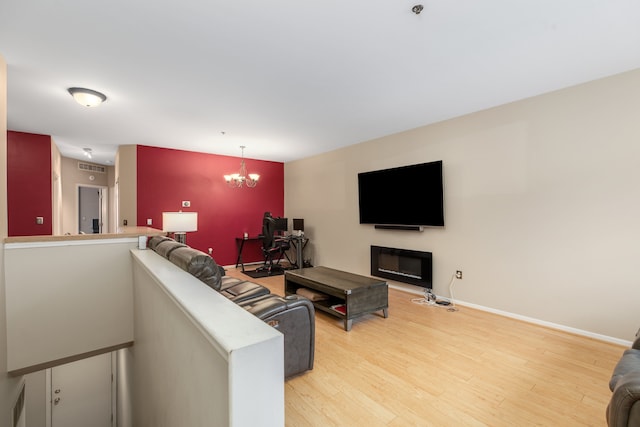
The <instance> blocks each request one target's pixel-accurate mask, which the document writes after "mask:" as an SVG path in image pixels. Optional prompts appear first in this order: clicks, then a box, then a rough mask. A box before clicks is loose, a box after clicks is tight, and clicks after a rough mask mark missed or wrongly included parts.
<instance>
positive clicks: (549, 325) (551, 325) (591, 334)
mask: <svg viewBox="0 0 640 427" xmlns="http://www.w3.org/2000/svg"><path fill="white" fill-rule="evenodd" d="M388 284H389V287H390V288H393V289H397V290H400V291H404V292H408V293H411V294H416V295H423V294H424V292H420V291H418V290H413V289H409V288H406V287H404V286H398V285H394V284H391V283H388ZM442 298H444V299H449V298H448V297H444V296H442ZM454 302H455V304H456V305H462V306H465V307H469V308H473V309H476V310H480V311H486V312H488V313H493V314H497V315H500V316H504V317H509V318H511V319H517V320H521V321H523V322H527V323H533V324H534V325H539V326H544V327H547V328H551V329H557V330H559V331H564V332H569V333H572V334H576V335H581V336H584V337H588V338H593V339H596V340H599V341H604V342H608V343H612V344H619V345H622V346H624V347H631V341H627V340H622V339H620V338H615V337H610V336H608V335H601V334H596V333H595V332H589V331H585V330H582V329H576V328H572V327H570V326H565V325H560V324H558V323H552V322H547V321H545V320H540V319H535V318H533V317H527V316H522V315H520V314H515V313H510V312H508V311H502V310H497V309H495V308H491V307H485V306H483V305H478V304H473V303H470V302H465V301H460V300H458V299H456V300H454Z"/></svg>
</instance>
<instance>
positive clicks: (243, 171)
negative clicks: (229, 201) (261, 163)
mask: <svg viewBox="0 0 640 427" xmlns="http://www.w3.org/2000/svg"><path fill="white" fill-rule="evenodd" d="M244 147H245V146H244V145H241V146H240V148H241V149H242V161H241V162H240V172H238V173H232V174H229V175H225V176H224V180H225V181H227V184H228V185H229V187H233V188H241V187H242V186H243V185H246V186H247V187H251V188H253V187H255V186H256V185H258V179H260V175H258V174H257V173H249V174H248V173H247V166H246V165H245V164H244Z"/></svg>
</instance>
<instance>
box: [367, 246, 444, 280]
mask: <svg viewBox="0 0 640 427" xmlns="http://www.w3.org/2000/svg"><path fill="white" fill-rule="evenodd" d="M432 268H433V266H432V254H431V252H421V251H413V250H408V249H398V248H386V247H382V246H371V275H372V276H375V277H382V278H385V279H390V280H395V281H397V282H403V283H409V284H411V285H416V286H421V287H423V288H427V289H432V288H433V280H432V275H433V270H432Z"/></svg>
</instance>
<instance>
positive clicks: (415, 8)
mask: <svg viewBox="0 0 640 427" xmlns="http://www.w3.org/2000/svg"><path fill="white" fill-rule="evenodd" d="M422 9H424V6H422V5H421V4H417V5H415V6H413V7H412V8H411V12H413V13H415V14H416V15H420V12H422Z"/></svg>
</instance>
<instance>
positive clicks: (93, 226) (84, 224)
mask: <svg viewBox="0 0 640 427" xmlns="http://www.w3.org/2000/svg"><path fill="white" fill-rule="evenodd" d="M108 191H109V189H108V187H103V186H84V185H78V192H77V206H78V227H77V229H78V233H80V234H102V233H107V232H108V230H107V229H106V228H105V224H108V212H109V210H108V206H107V204H108V203H107V201H108V200H109V199H108V197H107V194H108Z"/></svg>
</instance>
